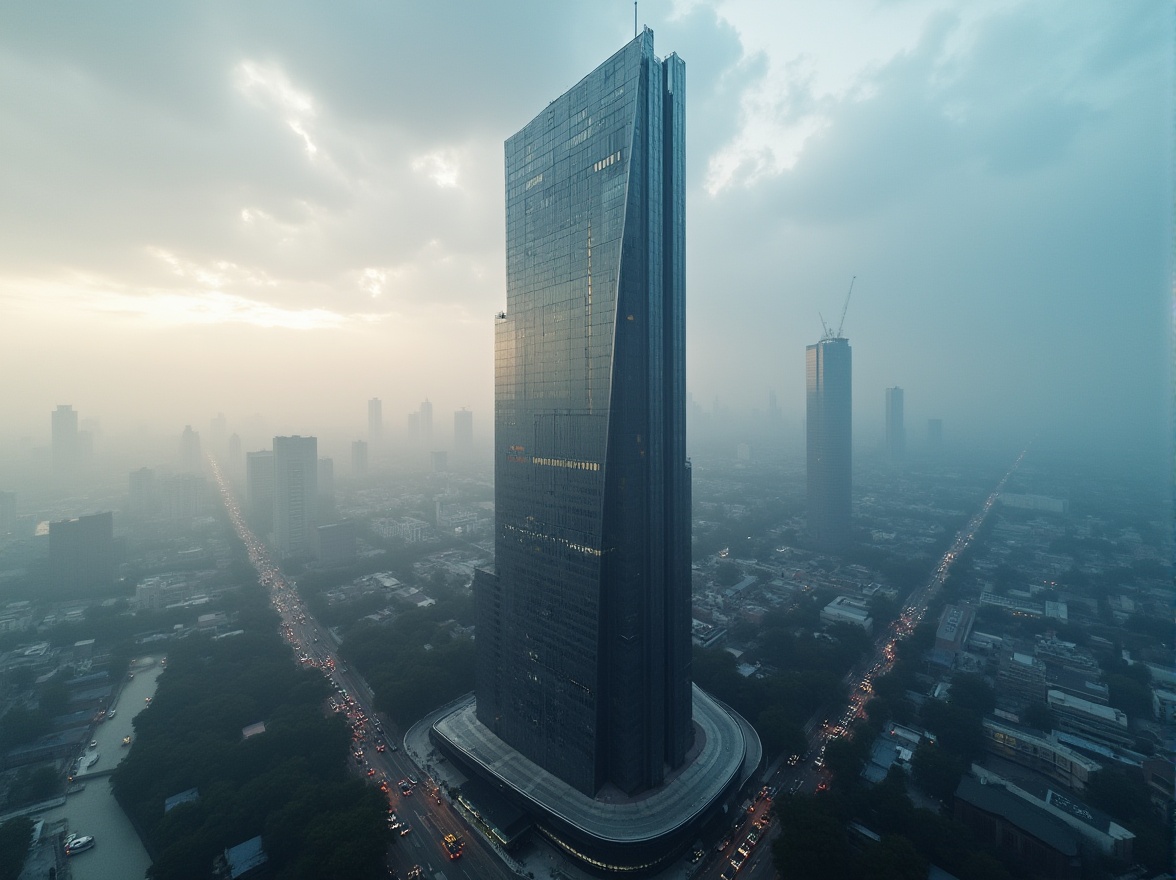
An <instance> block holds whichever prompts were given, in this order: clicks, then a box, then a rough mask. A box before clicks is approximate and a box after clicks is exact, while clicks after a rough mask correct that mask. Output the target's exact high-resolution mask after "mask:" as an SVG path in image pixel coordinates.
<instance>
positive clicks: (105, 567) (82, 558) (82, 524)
mask: <svg viewBox="0 0 1176 880" xmlns="http://www.w3.org/2000/svg"><path fill="white" fill-rule="evenodd" d="M49 567H50V572H51V574H52V576H53V585H54V587H55V588H56V589H57V590H58V591H61V592H65V593H67V594H70V595H80V594H84V593H99V594H101V593H102V592H103V591H106V590H109V589H110V588H111V587H113V586H114V569H115V554H114V514H112V513H110V512H109V511H107V512H106V513H95V514H92V515H90V516H79V517H76V518H74V519H66V520H61V521H60V522H51V523H49Z"/></svg>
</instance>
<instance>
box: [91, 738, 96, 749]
mask: <svg viewBox="0 0 1176 880" xmlns="http://www.w3.org/2000/svg"><path fill="white" fill-rule="evenodd" d="M90 748H92V749H96V748H98V740H96V739H92V740H90Z"/></svg>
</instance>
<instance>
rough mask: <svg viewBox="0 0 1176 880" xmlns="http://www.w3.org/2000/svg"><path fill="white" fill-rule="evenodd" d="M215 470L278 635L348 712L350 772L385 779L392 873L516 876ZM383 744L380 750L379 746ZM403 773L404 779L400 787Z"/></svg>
mask: <svg viewBox="0 0 1176 880" xmlns="http://www.w3.org/2000/svg"><path fill="white" fill-rule="evenodd" d="M212 470H213V475H214V478H215V480H216V482H217V485H218V487H219V490H220V493H221V499H222V501H223V503H224V505H225V508H226V510H227V511H228V513H229V517H230V519H231V520H232V523H233V527H234V529H235V530H236V532H237V534H238V536H239V537H240V538H241V540H242V541H243V542H244V544H245V548H246V550H247V551H248V553H249V560H250V562H251V563H252V564H253V566H254V568H255V569H256V570H257V574H258V577H259V578H260V580H261V583H262V585H263V586H264V587H265V588H266V589H267V590H268V591H269V593H270V598H271V601H272V602H273V605H274V608H275V609H276V610H277V612H278V614H279V615H280V617H281V621H282V622H281V627H282V633H283V636H284V637H285V639H286V641H287V642H288V643H289V644H290V646H291V647H292V648H293V649H294V651H295V653H296V655H297V656H298V658H299V660H300V661H301V662H302V663H304V664H305V665H308V666H314V667H316V668H318V669H321V670H322V672H323V675H325V676H326V677H327V678H328V679H329V680H330V682H331V684H332V686H333V688H334V689H335V691H336V697H334V698H332V701H331V702H332V703H333V704H334V705H335V706H336V707H337V709H336V711H338V712H340V713H343V714H345V715H346V716H347V718H348V721H349V724H350V726H351V728H352V736H353V740H352V742H353V751H354V752H355V753H356V754H358V755H360V757H357V758H355V759H354V760H353V762H352V764H351V767H352V770H353V772H355V773H357V774H359V775H362V776H363V777H364V778H366V779H368V780H369V781H370V782H371V784H373V785H379V784H380V783H381V782H386V783H387V785H386V789H387V798H388V807H389V811H390V812H393V813H395V815H396V817H397V821H398V822H399V823H400V827H398V828H396V829H395V832H399V836H398V837H397V838H396V840H395V842H394V843H393V844H392V845H391V847H390V848H389V855H388V864H389V866H390V867H391V868H393V870H394V871H395V872H396V873H395V876H397V877H401V878H406V877H408V876H409V872H410V871H411V870H412V869H413V868H414V867H415V866H417V865H419V866H421V868H423V869H424V872H425V876H426V877H429V878H431V880H436V878H444V880H455V878H467V880H507V878H511V877H513V876H514V874H513V873H512V872H511V871H510V870H508V869H507V868H506V866H505V865H503V863H502V861H501V860H500V859H499V858H498V856H497V855H496V854H495V853H494V851H493V850H492V849H490V847H489V846H488V845H487V844H486V842H485V841H484V840H483V839H482V838H481V836H480V835H478V834H476V833H472V832H471V831H470V830H469V829H468V828H467V827H466V824H465V822H464V821H462V819H461V818H460V817H459V816H458V815H457V814H456V812H455V811H454V810H453V808H452V806H451V805H450V803H449V801H448V800H447V799H446V797H445V795H444V793H443V792H441V791H440V790H439V789H438V788H437V786H436V785H435V784H434V783H433V780H431V779H430V778H429V777H428V776H427V775H426V774H425V773H424V772H423V770H422V768H420V767H417V766H416V764H414V763H413V762H412V760H411V759H410V758H409V757H408V756H407V755H405V753H404V752H403V751H401V749H400V743H399V740H400V733H399V731H397V730H396V728H395V727H394V726H393V725H392V724H390V723H388V722H386V721H385V720H383V719H380V718H379V717H378V716H377V715H376V714H375V712H374V711H373V710H372V694H371V692H370V691H369V690H368V688H367V685H366V684H365V683H364V682H363V681H362V679H361V678H360V677H359V675H358V674H357V673H355V672H354V671H352V670H350V669H349V668H348V667H347V666H346V665H345V664H343V663H341V662H340V660H339V658H338V656H337V655H336V653H335V645H334V641H333V639H332V637H331V636H330V634H329V633H328V632H327V631H326V629H325V628H324V627H321V626H320V625H319V624H318V622H317V621H316V620H315V619H314V618H313V617H312V616H311V615H310V613H309V612H308V611H307V609H306V606H305V605H304V604H303V603H302V600H301V598H300V597H299V596H298V592H297V590H296V589H295V586H294V584H293V583H291V582H289V581H287V579H286V578H285V576H284V575H283V574H282V571H281V568H280V567H279V566H278V564H277V563H276V562H275V561H274V560H273V558H272V557H271V556H270V554H269V550H268V549H267V548H266V546H265V545H264V544H263V543H262V542H261V541H260V540H259V539H258V538H257V537H256V536H255V535H254V534H253V533H252V532H251V531H250V530H249V528H248V526H246V524H245V520H244V517H243V516H242V515H241V510H240V507H239V506H238V504H237V502H236V500H235V499H234V497H233V494H232V492H231V491H230V488H229V486H228V484H227V482H226V481H225V479H224V477H223V475H222V474H221V472H220V470H219V468H218V467H217V466H216V464H215V462H214V463H213V464H212ZM381 745H382V746H383V747H384V750H383V751H382V752H381V751H378V748H379V747H380V746H381ZM412 780H416V782H415V783H413V782H412ZM401 781H404V782H405V783H406V785H405V786H404V789H402V788H401V785H400V783H401ZM405 829H408V830H405ZM449 834H452V835H454V836H456V837H458V838H460V839H462V840H463V841H464V846H463V847H462V848H461V850H460V855H459V856H458V857H457V858H450V854H449V852H448V851H447V850H446V848H445V843H444V838H445V836H446V835H449Z"/></svg>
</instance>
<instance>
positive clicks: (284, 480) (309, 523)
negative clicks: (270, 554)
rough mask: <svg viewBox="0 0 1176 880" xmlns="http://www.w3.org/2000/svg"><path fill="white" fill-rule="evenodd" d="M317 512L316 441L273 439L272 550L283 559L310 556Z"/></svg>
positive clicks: (296, 437)
mask: <svg viewBox="0 0 1176 880" xmlns="http://www.w3.org/2000/svg"><path fill="white" fill-rule="evenodd" d="M317 512H318V440H317V439H316V438H314V437H299V436H294V437H275V438H274V547H275V548H276V549H277V551H278V555H279V556H281V557H283V558H286V559H298V558H303V557H307V556H311V555H312V554H313V552H314V537H313V535H314V527H315V525H316V522H315V520H316V514H317Z"/></svg>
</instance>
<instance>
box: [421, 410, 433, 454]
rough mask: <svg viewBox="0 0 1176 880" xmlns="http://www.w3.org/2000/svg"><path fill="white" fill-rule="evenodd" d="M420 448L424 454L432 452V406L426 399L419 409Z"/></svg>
mask: <svg viewBox="0 0 1176 880" xmlns="http://www.w3.org/2000/svg"><path fill="white" fill-rule="evenodd" d="M420 430H421V448H422V449H424V450H425V452H432V450H433V404H432V403H430V402H429V401H428V400H427V399H426V400H425V401H423V402H422V403H421V408H420Z"/></svg>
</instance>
